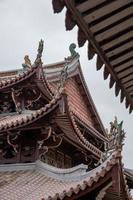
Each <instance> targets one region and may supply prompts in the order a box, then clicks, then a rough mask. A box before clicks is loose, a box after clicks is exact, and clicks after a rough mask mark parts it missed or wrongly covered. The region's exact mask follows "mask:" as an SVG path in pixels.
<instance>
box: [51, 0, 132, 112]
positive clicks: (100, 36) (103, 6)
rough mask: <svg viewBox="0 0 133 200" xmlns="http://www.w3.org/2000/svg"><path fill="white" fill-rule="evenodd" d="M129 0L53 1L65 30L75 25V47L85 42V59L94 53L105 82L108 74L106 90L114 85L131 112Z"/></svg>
mask: <svg viewBox="0 0 133 200" xmlns="http://www.w3.org/2000/svg"><path fill="white" fill-rule="evenodd" d="M132 4H133V1H132V0H127V1H123V0H113V1H110V0H109V1H106V0H95V1H93V0H91V1H88V0H84V1H80V0H75V1H68V0H64V1H61V0H58V2H57V1H56V0H53V7H54V12H56V13H58V12H60V11H61V10H62V9H63V7H64V6H66V7H67V11H66V19H65V23H66V29H67V30H71V29H72V28H73V27H74V26H75V25H76V24H77V25H78V27H79V30H78V44H79V47H81V46H83V45H84V43H85V42H86V41H87V40H88V41H89V44H88V58H89V59H92V58H93V56H94V55H95V54H97V70H99V69H101V68H102V67H103V66H104V79H107V78H108V76H109V75H110V83H109V87H110V88H111V87H113V85H114V84H115V95H116V96H118V94H119V93H121V94H120V96H121V97H120V99H121V102H123V100H124V99H125V104H126V108H129V111H130V112H132V110H133V67H132V66H133V56H132V55H133V42H132V35H133V34H132V27H133V21H132Z"/></svg>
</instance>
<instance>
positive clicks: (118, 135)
mask: <svg viewBox="0 0 133 200" xmlns="http://www.w3.org/2000/svg"><path fill="white" fill-rule="evenodd" d="M122 125H123V121H121V122H120V123H118V121H117V117H115V120H114V122H110V132H109V133H107V138H108V142H105V151H104V153H103V154H102V156H101V158H100V160H99V162H98V163H97V164H96V166H97V165H98V164H101V163H102V162H104V161H105V160H106V159H107V158H108V157H110V155H111V154H112V153H113V152H115V151H119V150H120V151H121V150H122V147H123V145H124V139H125V134H126V133H125V131H124V130H123V129H122Z"/></svg>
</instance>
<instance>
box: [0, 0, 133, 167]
mask: <svg viewBox="0 0 133 200" xmlns="http://www.w3.org/2000/svg"><path fill="white" fill-rule="evenodd" d="M51 1H52V0H38V1H37V0H0V71H3V70H10V69H16V68H21V64H22V63H23V57H24V55H26V54H28V55H29V56H30V58H31V60H32V61H34V59H35V56H36V51H37V46H38V41H39V40H40V39H41V38H42V39H44V42H45V47H44V54H43V61H44V63H46V64H47V63H54V62H57V61H61V60H63V59H64V57H67V56H69V55H70V53H69V45H70V44H71V43H73V42H74V43H76V44H77V28H74V30H73V31H70V32H69V31H68V32H66V30H65V25H64V23H65V12H62V13H60V14H58V15H57V14H53V10H52V3H51ZM76 50H77V51H78V52H79V54H80V61H81V66H82V70H83V72H84V76H85V79H86V82H87V85H88V88H89V90H90V92H91V95H92V98H93V100H94V102H95V105H96V107H97V110H98V112H99V114H100V117H101V119H102V121H103V123H104V126H105V127H109V122H110V121H112V120H114V116H117V117H118V120H119V121H121V120H124V129H125V131H126V141H125V146H124V151H123V162H124V164H125V166H126V167H129V168H133V155H132V154H133V133H132V127H133V126H132V123H133V114H130V115H129V113H128V110H126V109H125V106H124V103H123V104H120V100H119V97H117V98H116V97H115V95H114V88H113V89H111V90H110V89H109V87H108V80H107V81H104V80H103V72H102V70H101V71H98V72H97V71H96V66H95V60H96V58H94V59H93V60H92V61H88V59H87V48H86V45H85V46H84V47H83V48H81V49H79V48H78V47H77V49H76Z"/></svg>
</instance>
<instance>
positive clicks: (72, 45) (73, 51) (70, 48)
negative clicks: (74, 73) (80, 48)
mask: <svg viewBox="0 0 133 200" xmlns="http://www.w3.org/2000/svg"><path fill="white" fill-rule="evenodd" d="M75 48H76V44H75V43H72V44H70V46H69V51H70V53H71V57H75V56H77V55H78V56H79V54H78V53H77V52H76V51H75Z"/></svg>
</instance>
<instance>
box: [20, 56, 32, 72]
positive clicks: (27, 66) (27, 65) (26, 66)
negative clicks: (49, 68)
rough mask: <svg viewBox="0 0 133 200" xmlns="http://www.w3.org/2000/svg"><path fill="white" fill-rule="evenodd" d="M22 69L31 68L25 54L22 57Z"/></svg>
mask: <svg viewBox="0 0 133 200" xmlns="http://www.w3.org/2000/svg"><path fill="white" fill-rule="evenodd" d="M22 67H23V69H31V67H32V64H31V60H30V58H29V56H28V55H25V57H24V63H23V64H22Z"/></svg>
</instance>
